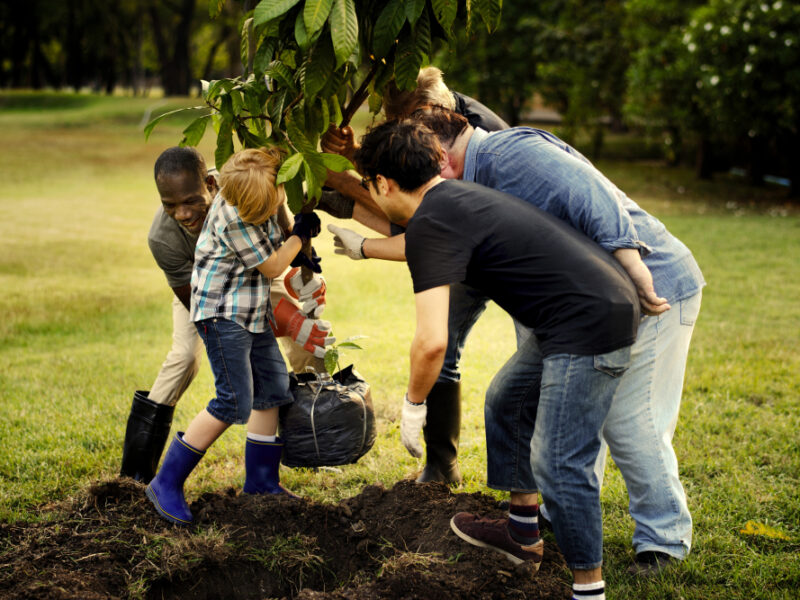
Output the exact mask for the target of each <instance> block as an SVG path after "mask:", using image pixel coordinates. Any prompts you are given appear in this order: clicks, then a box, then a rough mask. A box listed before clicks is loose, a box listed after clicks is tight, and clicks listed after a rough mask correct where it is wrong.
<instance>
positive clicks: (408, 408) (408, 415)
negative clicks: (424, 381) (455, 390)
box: [400, 394, 428, 458]
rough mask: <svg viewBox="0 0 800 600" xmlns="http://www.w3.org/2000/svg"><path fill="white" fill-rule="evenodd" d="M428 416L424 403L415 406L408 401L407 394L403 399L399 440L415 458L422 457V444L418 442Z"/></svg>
mask: <svg viewBox="0 0 800 600" xmlns="http://www.w3.org/2000/svg"><path fill="white" fill-rule="evenodd" d="M427 415H428V406H427V405H426V404H425V402H420V403H419V404H415V403H413V402H411V401H409V399H408V394H406V395H405V396H404V397H403V415H402V417H401V420H400V439H401V440H402V441H403V446H405V447H406V450H408V453H409V454H410V455H411V456H414V457H415V458H421V457H422V442H420V441H419V436H420V433H422V428H423V427H424V426H425V417H426V416H427Z"/></svg>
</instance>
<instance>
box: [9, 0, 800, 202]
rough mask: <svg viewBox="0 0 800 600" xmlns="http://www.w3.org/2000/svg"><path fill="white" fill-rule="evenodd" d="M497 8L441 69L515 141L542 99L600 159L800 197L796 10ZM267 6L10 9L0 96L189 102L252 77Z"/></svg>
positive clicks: (617, 4)
mask: <svg viewBox="0 0 800 600" xmlns="http://www.w3.org/2000/svg"><path fill="white" fill-rule="evenodd" d="M266 1H267V2H271V3H273V4H275V5H279V4H280V0H266ZM474 1H475V0H473V2H474ZM452 2H455V0H452ZM491 2H492V3H493V4H496V5H499V4H502V17H501V20H500V24H499V27H498V29H497V31H495V32H494V33H491V34H490V33H488V32H487V30H486V29H485V28H468V27H463V28H456V30H455V31H456V33H455V34H453V36H454V37H453V36H451V39H450V43H449V44H447V45H445V50H442V51H441V52H440V53H439V54H438V55H436V56H434V57H433V61H434V62H435V63H436V64H437V65H439V66H440V67H442V68H443V70H444V71H445V77H446V81H447V83H448V85H450V86H451V87H452V88H453V89H457V90H459V91H461V92H464V93H467V94H470V95H474V96H476V97H478V98H479V99H480V100H481V101H483V102H484V103H485V104H487V105H489V106H490V107H492V108H494V109H495V110H497V112H499V113H500V114H502V115H503V116H504V117H505V118H506V120H507V121H508V122H509V123H511V124H512V125H513V124H517V123H519V122H520V120H521V119H522V118H523V116H524V115H525V113H526V109H527V108H528V107H529V106H530V103H531V100H532V98H534V96H535V95H536V96H538V97H539V98H541V99H542V100H543V101H544V103H545V104H546V105H547V106H550V107H553V108H555V109H556V110H557V111H558V112H559V114H560V115H561V117H562V123H561V124H560V127H559V133H560V134H561V135H562V136H563V137H565V138H566V139H567V140H568V141H574V138H575V137H576V136H578V134H579V133H580V134H584V135H586V136H588V139H590V140H591V143H590V153H591V154H593V155H595V156H597V155H598V154H599V153H600V151H601V149H602V146H603V143H604V138H605V135H606V132H607V131H609V129H611V130H620V129H624V128H626V127H627V128H630V127H635V128H637V129H641V130H643V131H646V132H648V134H649V135H650V136H652V137H653V138H655V139H658V140H660V141H661V142H662V144H663V152H664V155H665V156H666V158H667V159H668V160H669V161H671V162H672V163H676V164H677V163H680V162H682V163H686V162H692V161H694V162H695V165H696V168H697V171H698V174H699V175H700V176H702V177H708V176H710V175H711V173H712V172H713V171H715V170H720V169H727V168H730V167H731V166H743V167H745V168H746V170H747V172H748V174H749V177H750V179H751V181H752V182H753V183H760V182H762V181H763V177H764V175H765V174H767V173H769V174H776V175H781V176H783V177H786V178H789V179H790V180H791V182H792V192H793V195H798V193H799V192H800V172H799V171H800V3H798V2H797V1H796V0H537V1H536V2H531V1H530V0H503V1H502V2H501V0H491ZM258 4H259V2H258V0H229V1H228V2H224V1H220V0H117V1H116V2H111V3H107V4H104V5H103V6H102V7H99V6H98V5H97V3H95V2H93V1H92V0H26V1H25V2H6V3H2V4H0V32H2V35H0V87H26V88H34V89H40V88H43V87H51V88H64V87H69V88H73V89H76V90H78V89H82V88H85V87H87V86H89V87H90V88H92V89H94V90H96V91H106V92H111V91H112V90H113V89H114V88H115V87H119V86H122V87H124V88H127V89H129V90H132V92H133V93H143V92H146V91H147V89H149V88H150V87H152V86H158V87H161V88H163V90H164V92H165V93H166V94H167V95H184V94H187V93H189V92H190V90H192V89H193V86H196V87H199V86H198V85H197V84H198V81H199V80H200V79H205V80H211V79H217V78H221V77H235V76H236V75H240V74H241V73H242V71H243V66H242V58H241V56H242V55H241V49H240V42H241V39H242V37H241V31H242V26H243V22H244V18H243V17H244V15H246V14H248V11H249V10H251V9H253V8H254V7H255V6H256V5H258ZM292 4H293V3H292ZM407 4H409V5H412V4H415V0H408V2H407ZM458 4H459V12H463V9H464V5H465V4H466V2H463V1H462V2H458ZM376 6H377V5H376ZM217 9H219V11H218V10H217ZM376 10H377V9H376ZM209 11H211V12H212V13H215V14H216V13H217V12H219V14H218V16H217V17H216V18H214V19H210V18H209Z"/></svg>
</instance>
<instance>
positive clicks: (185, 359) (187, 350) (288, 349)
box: [148, 274, 325, 406]
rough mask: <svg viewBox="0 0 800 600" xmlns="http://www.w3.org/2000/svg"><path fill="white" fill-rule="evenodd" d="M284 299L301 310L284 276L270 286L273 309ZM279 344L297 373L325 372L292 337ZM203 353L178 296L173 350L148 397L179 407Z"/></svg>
mask: <svg viewBox="0 0 800 600" xmlns="http://www.w3.org/2000/svg"><path fill="white" fill-rule="evenodd" d="M283 298H285V299H286V300H288V301H289V302H291V303H292V304H294V305H295V306H297V307H298V308H300V305H299V304H298V303H297V301H296V300H295V299H294V298H292V297H291V296H289V294H288V293H287V292H286V288H285V287H284V285H283V274H282V275H281V276H280V277H276V278H275V279H273V280H272V285H271V287H270V301H271V302H272V306H273V307H275V306H277V304H278V302H280V301H281V299H283ZM278 341H279V342H280V344H281V348H282V349H283V354H284V356H285V357H286V360H287V361H288V363H289V366H290V368H291V370H292V371H294V372H295V373H305V372H306V370H307V369H306V367H311V368H312V369H314V370H315V371H319V372H324V371H325V362H324V361H323V360H322V359H321V358H317V357H316V356H314V355H313V354H311V353H310V352H308V351H307V350H305V349H304V348H303V347H302V346H301V345H299V344H297V343H295V342H294V341H293V340H292V339H291V338H288V337H282V338H279V340H278ZM203 354H204V349H203V340H201V339H200V335H199V334H198V333H197V329H195V326H194V323H192V322H191V321H190V320H189V311H188V310H186V307H185V306H184V305H183V304H182V303H181V301H180V300H178V298H177V297H173V298H172V348H171V349H170V351H169V353H167V358H166V359H164V363H163V364H162V365H161V370H160V371H159V372H158V375H157V376H156V380H155V381H154V382H153V385H152V386H151V387H150V393H149V394H148V397H149V398H150V400H152V401H153V402H155V403H156V404H168V405H169V406H175V404H177V403H178V400H179V399H180V397H181V395H183V392H185V391H186V388H188V387H189V384H190V383H192V380H193V379H194V378H195V376H196V375H197V371H198V370H199V368H200V359H201V357H202V356H203Z"/></svg>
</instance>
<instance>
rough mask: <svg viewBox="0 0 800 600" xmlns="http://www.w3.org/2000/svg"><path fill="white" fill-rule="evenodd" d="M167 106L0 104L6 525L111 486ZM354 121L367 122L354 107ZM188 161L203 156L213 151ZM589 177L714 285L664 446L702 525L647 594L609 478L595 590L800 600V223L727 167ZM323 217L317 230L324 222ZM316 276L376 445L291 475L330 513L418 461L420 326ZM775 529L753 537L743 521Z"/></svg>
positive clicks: (160, 332) (171, 123)
mask: <svg viewBox="0 0 800 600" xmlns="http://www.w3.org/2000/svg"><path fill="white" fill-rule="evenodd" d="M179 104H183V105H193V104H196V102H195V101H186V102H183V103H180V102H177V101H175V100H170V101H164V100H153V99H142V98H101V97H95V96H61V95H56V94H48V95H32V94H28V95H21V94H0V128H2V131H3V138H4V144H3V150H2V152H3V156H2V160H1V161H0V175H2V181H3V184H4V185H3V190H2V193H0V240H2V243H3V252H2V254H0V289H2V290H3V304H2V306H3V319H2V320H1V321H0V398H2V401H3V411H2V412H0V443H1V444H2V445H1V446H0V448H2V449H1V450H0V520H2V521H14V520H19V519H24V520H28V519H36V518H39V517H38V516H37V512H36V507H38V506H40V505H42V504H48V503H51V502H53V501H58V500H60V499H63V498H65V497H68V496H70V495H72V494H74V493H76V492H78V491H79V490H81V489H82V488H84V487H86V486H87V484H88V483H90V482H91V481H93V480H98V479H100V480H103V479H108V478H111V477H114V476H115V475H116V473H117V470H118V468H119V461H120V456H121V441H122V438H123V433H124V427H125V421H126V418H127V414H128V410H129V407H130V400H131V397H132V395H133V392H134V390H136V389H147V387H148V386H149V385H150V383H151V382H152V380H153V378H154V377H155V375H156V373H157V371H158V368H159V366H160V364H161V361H162V360H163V358H164V355H165V353H166V351H167V350H168V348H169V344H170V333H171V323H170V305H169V303H170V297H171V292H170V290H169V289H168V288H167V286H166V284H165V281H164V278H163V275H162V274H161V273H160V271H159V270H158V269H157V267H156V266H155V263H154V262H153V260H152V257H151V256H150V254H149V251H148V248H147V244H146V234H147V229H148V227H149V224H150V220H151V218H152V215H153V211H154V210H155V208H156V206H157V205H158V197H157V195H156V190H155V186H154V184H153V182H152V165H153V162H154V160H155V158H156V157H157V156H158V154H159V153H160V152H161V151H162V150H163V149H164V148H165V147H166V146H168V145H172V144H174V143H176V142H177V141H178V140H179V139H180V131H181V129H182V128H183V126H184V124H185V123H186V120H185V119H180V118H179V119H172V120H170V119H167V120H165V121H163V122H162V124H161V125H159V126H158V127H157V128H156V129H155V131H154V133H153V135H152V136H151V138H150V140H149V141H148V142H146V143H145V141H144V137H143V135H142V133H141V126H142V123H143V121H144V119H143V116H144V115H146V114H153V113H154V112H156V113H157V112H159V111H164V110H168V109H170V108H174V107H176V106H178V105H179ZM360 119H361V120H360V121H358V122H357V123H356V125H357V126H359V127H363V126H364V123H365V122H366V120H367V118H366V116H364V115H361V116H360ZM201 150H202V151H203V153H204V154H205V156H206V157H207V158H209V159H211V158H212V157H213V143H212V141H211V140H210V139H208V140H204V142H203V145H202V146H201ZM600 166H601V168H602V169H603V170H604V171H605V172H606V173H607V174H608V175H609V176H610V177H611V179H612V180H614V181H615V182H617V183H618V184H619V185H620V187H622V188H623V189H625V190H626V191H628V192H629V193H630V194H631V195H632V196H633V197H634V199H636V200H637V201H639V202H640V203H641V204H642V205H643V206H645V208H647V209H648V210H651V211H652V212H653V213H654V214H655V215H657V216H658V217H660V218H661V219H662V220H663V221H664V222H665V223H666V224H667V226H668V227H669V228H670V230H671V231H673V232H674V233H675V234H677V235H678V236H679V237H680V238H681V239H682V240H683V241H684V242H686V243H687V245H689V247H691V248H692V250H693V251H694V253H695V255H696V256H697V259H698V261H699V262H700V265H701V267H702V268H703V272H704V274H705V276H706V279H707V281H708V286H707V287H706V289H705V291H704V298H703V309H702V311H701V315H700V319H699V321H698V324H697V327H696V330H695V337H694V340H693V344H692V350H691V354H690V358H689V365H688V371H687V375H686V388H685V395H684V403H683V409H682V413H681V419H680V422H679V425H678V430H677V434H676V438H675V447H676V451H677V453H678V456H679V460H680V464H681V471H682V475H683V482H684V485H685V486H686V489H687V492H688V496H689V503H690V508H691V510H692V513H693V516H694V520H695V538H694V547H693V550H692V553H691V555H690V556H689V558H688V559H687V560H686V561H685V562H684V563H683V564H682V565H681V566H680V567H679V568H677V569H675V570H674V571H672V572H671V573H669V574H667V575H665V576H664V577H662V578H660V579H658V580H656V581H654V582H641V581H638V580H634V579H633V578H631V577H630V576H628V575H626V573H625V568H626V567H627V566H628V564H630V561H631V558H632V550H631V548H630V537H631V534H632V529H633V526H632V522H631V520H630V518H629V517H628V515H627V496H626V493H625V487H624V484H623V482H622V480H621V477H620V475H619V472H618V471H617V470H616V468H615V467H614V466H613V464H611V465H610V466H609V468H608V472H607V484H606V486H605V488H604V491H603V507H604V514H605V543H606V552H605V560H606V568H605V572H604V574H605V578H606V580H607V582H608V584H609V590H610V591H609V594H608V597H609V598H665V599H666V598H669V599H676V600H677V599H679V598H683V599H698V600H700V599H706V598H742V599H744V598H753V597H756V598H775V599H788V598H793V597H796V590H797V589H798V587H800V559H798V555H799V554H800V433H798V431H800V411H799V410H798V408H800V401H799V400H798V398H799V397H800V377H799V376H798V373H800V305H798V302H797V298H800V277H798V264H800V218H798V214H799V213H798V210H797V207H796V206H792V205H789V204H786V203H785V201H784V200H783V199H782V197H781V194H782V193H783V191H782V190H779V189H775V188H763V189H753V188H747V187H745V186H744V184H743V183H742V182H741V181H737V180H733V179H729V178H723V177H720V178H718V179H717V180H715V181H714V182H710V183H709V182H698V181H696V180H694V179H693V177H692V175H691V173H690V172H689V171H687V170H683V169H666V168H663V167H662V166H660V165H658V164H656V163H638V164H635V165H633V164H630V163H618V162H609V163H601V165H600ZM323 220H324V221H326V222H330V221H332V220H331V219H325V218H324V217H323ZM315 245H316V247H317V249H318V251H319V252H320V254H321V255H322V256H323V258H324V261H323V267H324V269H325V275H326V278H327V280H328V301H329V303H328V308H327V309H326V313H325V317H326V318H328V319H330V320H331V321H332V323H333V325H334V331H335V334H336V335H337V337H338V338H339V339H340V340H341V339H344V338H346V337H348V336H352V335H366V336H368V337H367V339H364V340H361V342H360V343H362V345H363V346H364V347H365V350H364V351H363V352H359V351H353V352H348V354H347V356H346V357H345V358H346V359H352V360H353V361H355V363H356V367H357V368H358V370H359V371H360V372H361V373H362V374H363V375H364V376H365V378H366V379H367V381H368V382H369V383H370V384H371V386H372V393H373V398H374V400H375V409H376V413H377V417H378V433H379V436H378V440H377V442H376V444H375V447H374V448H373V450H372V451H371V452H370V453H368V454H367V455H366V456H365V457H364V458H363V459H361V461H359V463H358V464H357V465H353V466H348V467H343V468H342V469H341V470H340V472H336V471H331V470H320V471H316V472H314V471H310V470H285V471H284V474H283V479H284V481H285V483H286V484H287V485H288V487H290V488H291V489H292V490H294V491H296V492H298V493H300V494H303V495H305V496H309V497H312V498H315V499H318V500H324V501H329V502H336V501H338V500H339V499H341V498H345V497H349V496H352V495H354V494H357V493H358V492H359V491H360V490H361V488H362V487H363V486H364V485H365V484H371V483H376V482H380V483H383V484H384V485H386V486H391V485H392V484H393V483H394V482H395V481H397V480H398V479H400V478H403V477H406V476H408V475H409V474H410V473H412V472H413V471H414V470H415V469H417V468H418V467H419V466H420V463H419V462H418V461H416V460H415V459H413V458H411V457H410V456H409V455H408V454H407V453H406V452H405V450H404V449H403V447H402V445H401V443H400V441H399V435H398V428H399V414H400V406H401V404H400V399H401V398H402V394H403V392H404V391H405V387H404V386H405V384H406V377H407V369H408V347H409V343H410V340H411V337H412V335H413V327H414V313H413V298H412V292H411V284H410V279H409V276H408V272H407V269H406V267H405V265H402V264H393V263H379V262H376V261H362V262H353V261H350V260H349V259H347V258H344V257H341V256H337V255H334V254H333V251H332V250H333V245H332V240H331V236H330V235H329V234H328V233H327V231H324V233H323V234H322V235H321V236H320V239H319V241H318V242H317V243H316V244H315ZM513 346H514V342H513V332H512V327H511V323H510V320H509V319H508V318H507V317H506V316H505V315H504V314H503V313H502V312H501V311H500V310H499V309H497V308H496V307H491V308H490V309H489V310H488V311H487V313H486V314H485V315H484V316H483V317H482V318H481V320H480V321H479V323H478V325H477V327H476V330H475V331H474V333H473V334H472V337H471V339H470V341H469V343H468V344H467V349H466V353H465V357H464V361H463V372H464V374H465V376H464V398H465V401H464V425H463V428H462V441H461V463H462V469H463V471H464V474H465V485H464V490H465V491H477V490H480V491H486V488H485V487H484V480H485V447H484V435H483V422H482V421H483V410H482V409H483V400H482V398H483V393H484V391H485V389H486V387H487V385H488V383H489V381H490V380H491V377H492V375H493V374H494V372H496V371H497V369H498V368H499V367H500V366H501V365H502V363H503V362H504V360H505V359H506V358H507V357H508V356H509V355H510V353H511V352H512V351H513ZM211 393H213V384H212V378H211V374H210V371H209V369H208V367H207V366H204V367H203V368H202V369H201V371H200V374H199V376H198V378H197V380H196V382H195V383H194V384H193V385H192V386H191V388H190V389H189V391H188V392H187V394H186V395H185V396H184V398H183V399H182V401H181V402H180V404H179V405H178V408H177V410H176V415H175V424H176V426H177V427H182V426H185V425H186V424H187V423H188V422H189V420H190V419H191V418H192V416H193V415H194V414H195V413H196V412H197V411H199V410H200V409H201V408H202V407H203V406H205V403H206V402H207V400H208V398H209V397H210V394H211ZM243 436H244V433H243V430H242V428H240V427H234V428H232V429H231V430H229V431H228V432H226V433H225V435H224V436H223V437H222V438H221V440H220V441H219V442H218V443H217V444H215V445H214V447H213V448H212V450H211V451H210V452H209V456H208V459H207V460H204V461H203V462H202V463H201V465H200V467H199V468H198V470H197V473H196V474H195V475H193V477H192V479H191V481H190V482H189V484H188V486H187V492H188V495H189V498H190V499H193V498H196V497H197V496H199V495H200V494H201V493H203V492H205V491H209V490H215V491H220V490H224V489H225V488H227V487H229V486H234V487H239V486H241V484H242V480H243V475H244V474H243V466H242V449H243ZM750 520H752V521H756V522H758V523H763V524H765V525H768V526H770V527H772V528H774V529H775V530H776V531H778V532H780V533H782V534H784V535H785V536H787V537H788V538H789V539H788V540H783V539H774V538H770V537H767V536H751V535H745V534H742V533H741V532H740V531H741V530H742V529H743V528H744V527H745V524H746V523H747V522H748V521H750Z"/></svg>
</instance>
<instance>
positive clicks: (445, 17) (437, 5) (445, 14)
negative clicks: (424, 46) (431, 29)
mask: <svg viewBox="0 0 800 600" xmlns="http://www.w3.org/2000/svg"><path fill="white" fill-rule="evenodd" d="M431 6H433V14H435V15H436V20H437V21H439V23H440V24H441V26H442V29H444V31H445V33H446V34H447V35H448V36H450V35H452V33H453V22H454V21H455V20H456V13H457V12H458V2H456V0H431Z"/></svg>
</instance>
